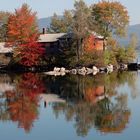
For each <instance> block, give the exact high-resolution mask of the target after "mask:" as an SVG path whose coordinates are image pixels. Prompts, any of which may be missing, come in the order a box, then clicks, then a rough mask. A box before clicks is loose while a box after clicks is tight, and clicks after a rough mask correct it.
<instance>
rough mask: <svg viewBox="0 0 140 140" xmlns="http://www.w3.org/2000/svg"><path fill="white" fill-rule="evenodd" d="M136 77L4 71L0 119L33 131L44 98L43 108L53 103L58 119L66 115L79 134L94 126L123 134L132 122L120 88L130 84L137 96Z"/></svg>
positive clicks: (85, 134) (83, 133) (1, 81)
mask: <svg viewBox="0 0 140 140" xmlns="http://www.w3.org/2000/svg"><path fill="white" fill-rule="evenodd" d="M136 78H137V73H133V72H118V73H111V74H109V75H107V74H100V75H97V76H94V77H93V76H87V77H83V76H65V77H52V76H49V77H48V76H46V75H43V74H35V73H24V74H19V75H13V76H10V75H7V74H1V75H0V120H1V121H3V122H4V121H8V120H9V121H12V122H17V123H18V127H19V128H24V130H25V131H26V132H30V131H31V128H34V123H35V121H39V116H40V114H39V110H40V108H39V106H40V103H41V101H43V102H44V108H46V109H47V107H48V105H51V107H52V110H53V114H54V115H55V117H56V119H59V117H62V115H64V116H65V119H66V121H68V122H74V126H73V127H74V128H75V130H76V132H77V135H79V136H87V135H88V132H89V131H90V130H91V129H94V128H96V129H97V130H98V131H99V132H101V133H102V132H103V133H121V132H122V131H123V130H125V128H126V127H127V125H128V123H129V121H130V115H131V110H130V109H129V107H128V93H119V92H118V88H120V87H121V86H125V85H128V87H129V88H130V89H131V91H133V92H132V95H131V96H132V98H136V97H137V95H138V94H137V93H136V92H135V91H136V83H135V81H136ZM50 103H51V104H50ZM46 109H45V110H46Z"/></svg>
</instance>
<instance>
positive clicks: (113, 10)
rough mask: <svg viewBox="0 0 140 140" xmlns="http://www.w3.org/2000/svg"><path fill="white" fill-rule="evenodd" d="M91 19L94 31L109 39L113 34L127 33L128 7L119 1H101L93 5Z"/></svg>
mask: <svg viewBox="0 0 140 140" xmlns="http://www.w3.org/2000/svg"><path fill="white" fill-rule="evenodd" d="M91 9H92V16H91V21H92V24H93V25H94V26H92V27H93V28H94V31H96V32H97V33H99V34H100V35H102V36H103V37H104V39H107V38H108V37H112V35H113V34H115V35H119V36H123V35H125V31H126V27H127V25H128V23H129V16H128V11H127V9H126V8H125V7H124V6H123V5H122V4H121V3H120V2H117V1H111V2H110V1H105V0H103V1H101V2H99V3H97V4H93V5H92V6H91Z"/></svg>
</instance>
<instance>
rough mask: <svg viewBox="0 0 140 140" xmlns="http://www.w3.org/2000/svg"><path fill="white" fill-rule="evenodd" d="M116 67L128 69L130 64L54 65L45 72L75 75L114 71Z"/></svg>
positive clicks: (56, 74)
mask: <svg viewBox="0 0 140 140" xmlns="http://www.w3.org/2000/svg"><path fill="white" fill-rule="evenodd" d="M115 69H118V70H127V69H128V65H126V64H121V65H120V66H119V67H118V68H115V67H114V66H113V65H112V64H109V65H107V66H106V67H101V68H97V67H96V66H93V67H92V68H88V67H81V68H79V67H78V68H74V69H70V70H68V69H66V68H64V67H61V68H59V67H54V69H53V71H49V72H45V74H47V75H54V76H64V75H66V74H68V73H69V74H74V75H83V76H84V75H96V74H97V73H112V72H113V71H114V70H115Z"/></svg>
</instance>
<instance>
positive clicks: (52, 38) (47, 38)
mask: <svg viewBox="0 0 140 140" xmlns="http://www.w3.org/2000/svg"><path fill="white" fill-rule="evenodd" d="M64 35H66V33H55V34H41V35H40V37H39V41H38V42H56V41H58V39H59V38H61V37H63V36H64Z"/></svg>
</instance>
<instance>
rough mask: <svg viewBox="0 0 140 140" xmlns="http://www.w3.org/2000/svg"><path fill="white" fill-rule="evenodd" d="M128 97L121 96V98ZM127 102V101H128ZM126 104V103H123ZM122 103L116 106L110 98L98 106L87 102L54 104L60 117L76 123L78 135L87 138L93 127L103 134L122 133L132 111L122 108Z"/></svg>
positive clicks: (54, 108)
mask: <svg viewBox="0 0 140 140" xmlns="http://www.w3.org/2000/svg"><path fill="white" fill-rule="evenodd" d="M123 97H125V98H126V97H127V96H123V95H122V96H121V98H123ZM126 101H127V100H126ZM123 104H124V103H123ZM120 106H123V105H120V102H118V100H117V103H116V104H115V103H114V102H111V101H110V100H109V99H108V98H104V99H103V100H101V101H99V102H98V103H97V104H91V103H89V102H85V101H79V102H76V103H71V102H68V103H67V104H62V103H61V104H59V103H57V104H53V110H54V113H55V115H56V116H57V117H58V116H59V113H64V115H65V117H66V120H67V121H72V120H74V121H75V128H76V131H77V134H78V135H81V136H85V135H87V133H88V131H89V130H90V129H91V128H92V127H96V128H97V129H98V130H100V131H101V132H106V133H114V132H121V131H122V130H124V129H125V127H126V124H127V123H128V120H129V116H130V111H129V110H128V109H127V107H125V108H124V107H123V108H120Z"/></svg>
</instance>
